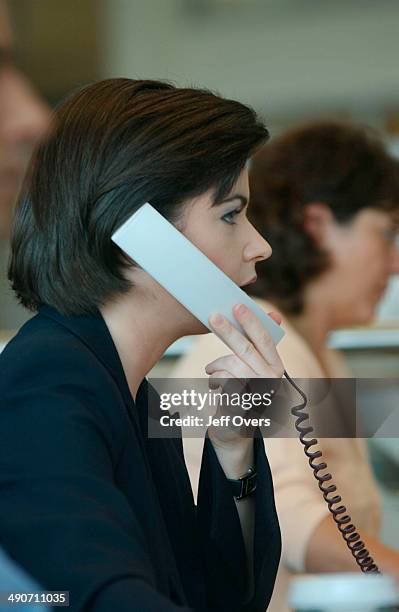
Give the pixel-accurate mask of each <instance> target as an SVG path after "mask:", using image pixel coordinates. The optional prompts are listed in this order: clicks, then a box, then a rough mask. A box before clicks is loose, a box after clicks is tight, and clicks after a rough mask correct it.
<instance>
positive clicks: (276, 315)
mask: <svg viewBox="0 0 399 612" xmlns="http://www.w3.org/2000/svg"><path fill="white" fill-rule="evenodd" d="M267 314H268V315H269V317H270V318H271V319H273V321H274V322H275V323H277V325H281V322H282V320H283V318H282V316H281V314H280V313H279V312H276V311H275V310H272V311H271V312H268V313H267Z"/></svg>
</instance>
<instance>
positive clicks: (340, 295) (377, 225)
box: [315, 208, 399, 325]
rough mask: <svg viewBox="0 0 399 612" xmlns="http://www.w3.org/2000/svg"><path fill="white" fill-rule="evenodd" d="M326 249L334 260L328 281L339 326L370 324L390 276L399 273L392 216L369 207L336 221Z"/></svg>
mask: <svg viewBox="0 0 399 612" xmlns="http://www.w3.org/2000/svg"><path fill="white" fill-rule="evenodd" d="M324 248H326V249H327V251H328V252H329V254H330V259H331V267H330V268H329V270H327V271H326V273H325V275H324V281H326V280H328V283H329V285H328V286H329V288H330V289H329V295H330V296H331V306H332V308H333V311H334V319H335V320H336V322H337V325H356V324H358V325H361V324H365V323H367V322H368V321H369V320H370V319H371V318H372V317H373V315H374V311H375V307H376V305H377V303H378V302H379V300H380V299H381V298H382V295H383V293H384V291H385V289H386V286H387V283H388V280H389V277H390V275H392V274H398V273H399V252H398V248H397V245H396V243H395V228H394V226H393V222H392V219H391V217H390V215H388V214H387V213H385V212H382V211H379V210H377V209H371V208H369V209H364V210H362V211H360V212H359V213H358V214H357V215H355V217H354V219H353V220H352V221H351V222H350V223H347V224H340V223H336V222H334V223H333V224H332V225H331V227H330V229H329V231H328V232H327V234H326V236H325V243H324ZM322 278H323V277H322ZM315 282H317V281H315Z"/></svg>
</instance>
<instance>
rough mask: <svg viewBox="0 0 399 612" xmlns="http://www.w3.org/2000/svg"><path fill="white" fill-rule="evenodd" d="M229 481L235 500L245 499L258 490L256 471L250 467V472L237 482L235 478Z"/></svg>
mask: <svg viewBox="0 0 399 612" xmlns="http://www.w3.org/2000/svg"><path fill="white" fill-rule="evenodd" d="M227 480H228V481H229V483H230V486H231V490H232V492H233V496H234V498H235V499H237V500H240V499H244V497H248V495H251V494H252V493H253V492H254V491H255V489H256V469H255V468H252V467H250V468H249V470H248V472H247V473H246V474H244V475H243V476H241V477H240V478H238V479H237V480H235V479H233V478H228V479H227Z"/></svg>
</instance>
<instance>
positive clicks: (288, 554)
mask: <svg viewBox="0 0 399 612" xmlns="http://www.w3.org/2000/svg"><path fill="white" fill-rule="evenodd" d="M257 301H258V302H259V304H260V305H261V306H262V307H263V308H264V309H265V310H266V312H270V311H272V310H274V311H275V310H276V308H275V307H273V305H272V304H270V303H267V302H265V301H263V300H257ZM282 327H283V328H284V329H285V331H286V335H285V337H284V338H283V340H282V341H281V342H280V344H279V345H278V351H279V354H280V356H281V358H282V361H283V363H284V366H285V368H286V370H287V372H288V373H289V374H290V375H291V376H293V377H296V378H323V377H325V374H324V372H323V370H322V369H321V366H320V364H319V363H318V360H317V359H316V357H315V355H314V354H313V352H312V351H311V349H310V347H309V346H308V344H307V343H306V341H305V340H304V339H303V338H302V337H301V336H300V335H299V334H298V333H297V332H296V331H295V330H294V328H293V327H292V326H291V325H290V324H289V323H288V322H286V321H284V320H283V323H282ZM229 353H231V351H229V349H228V348H227V347H226V346H225V345H224V344H223V343H222V342H221V340H219V338H217V337H216V336H215V335H214V334H207V335H204V336H201V337H199V338H198V339H196V340H195V344H194V346H193V347H192V350H191V351H189V353H188V354H187V355H185V356H184V357H182V358H181V359H180V360H179V362H178V363H177V365H176V366H175V368H174V369H173V371H172V372H171V373H170V376H171V377H176V378H201V377H204V376H206V373H205V366H206V364H208V363H210V362H211V361H213V360H214V359H216V358H217V357H221V356H222V355H227V354H229ZM324 366H325V367H327V368H328V372H327V374H328V376H329V377H331V378H345V377H348V376H351V373H350V371H349V370H348V368H347V366H346V364H345V362H344V359H343V357H342V356H341V355H340V354H339V352H337V351H333V350H330V349H326V355H325V363H324ZM294 421H295V419H294V417H292V426H293V427H294ZM202 445H203V440H198V439H193V438H186V439H184V453H185V458H186V463H187V467H188V470H189V474H190V479H191V483H192V487H193V491H194V495H196V492H197V487H198V478H199V469H200V464H201V453H202ZM265 447H266V453H267V456H268V459H269V463H270V466H271V470H272V475H273V482H274V489H275V499H276V507H277V512H278V516H279V521H280V527H281V532H282V541H283V552H282V558H281V563H280V568H279V571H278V575H277V580H276V585H275V590H274V594H273V598H272V601H271V603H270V605H269V608H268V610H269V611H270V612H285V611H287V610H288V609H289V608H288V603H287V594H288V587H289V580H290V576H292V574H293V573H300V572H304V570H305V556H306V550H307V546H308V542H309V539H310V537H311V535H312V533H313V532H314V530H315V529H316V527H317V526H318V525H319V523H320V522H321V521H322V520H323V519H324V517H325V516H327V515H328V514H329V511H328V508H327V504H326V503H325V501H324V500H323V498H322V495H321V493H320V490H319V488H318V486H317V482H316V480H315V478H314V476H313V472H312V470H311V469H310V467H309V464H308V460H307V458H306V457H305V455H304V452H303V447H302V445H301V444H300V443H299V441H298V440H297V439H295V438H275V439H265ZM319 448H321V450H322V452H323V459H324V460H326V462H327V464H328V471H329V472H331V473H332V476H333V482H334V483H335V484H336V485H337V488H338V493H339V494H341V495H342V498H343V503H344V504H345V505H346V506H347V509H348V512H349V514H350V515H351V517H352V519H353V521H354V524H355V525H356V527H357V528H358V529H359V530H361V531H363V532H365V533H369V534H371V535H373V536H375V537H376V536H377V535H378V531H379V526H380V514H381V507H380V499H379V495H378V491H377V487H376V483H375V480H374V478H373V475H372V473H371V470H370V466H369V463H368V459H367V451H366V445H365V441H364V440H362V439H354V438H339V439H337V438H335V439H334V438H323V439H321V440H320V447H319ZM337 537H341V536H340V535H339V533H338V531H337ZM326 554H328V551H327V550H326ZM348 554H349V552H348Z"/></svg>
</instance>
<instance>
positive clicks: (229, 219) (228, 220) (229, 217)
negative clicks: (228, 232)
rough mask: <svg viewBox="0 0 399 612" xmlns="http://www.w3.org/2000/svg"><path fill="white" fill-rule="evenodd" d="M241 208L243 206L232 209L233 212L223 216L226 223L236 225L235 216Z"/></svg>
mask: <svg viewBox="0 0 399 612" xmlns="http://www.w3.org/2000/svg"><path fill="white" fill-rule="evenodd" d="M241 210H242V208H240V209H236V210H232V211H231V212H228V213H226V214H225V215H223V217H222V219H223V221H225V222H226V223H229V224H230V225H235V221H234V217H236V216H237V215H238V214H239V213H240V212H241Z"/></svg>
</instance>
